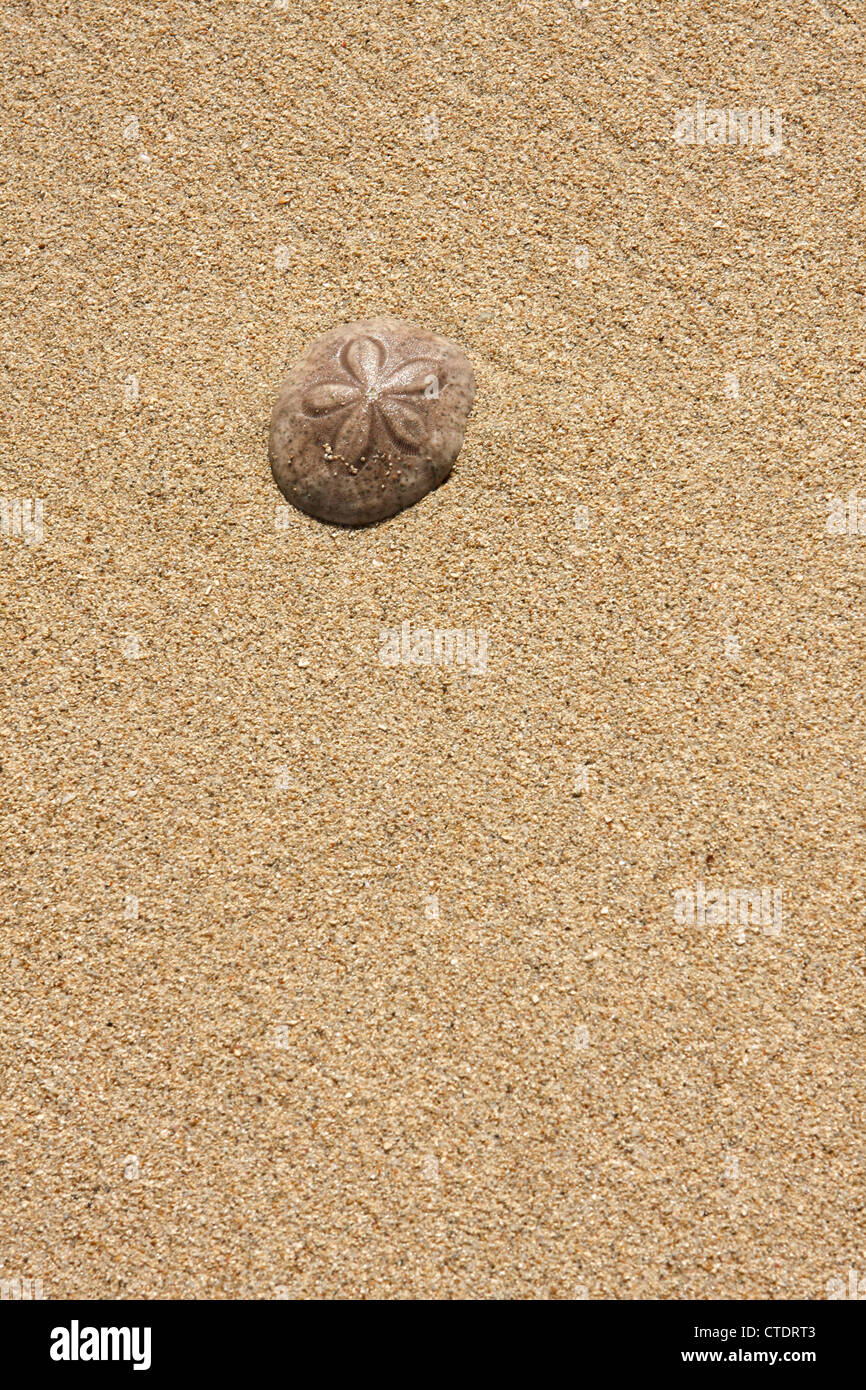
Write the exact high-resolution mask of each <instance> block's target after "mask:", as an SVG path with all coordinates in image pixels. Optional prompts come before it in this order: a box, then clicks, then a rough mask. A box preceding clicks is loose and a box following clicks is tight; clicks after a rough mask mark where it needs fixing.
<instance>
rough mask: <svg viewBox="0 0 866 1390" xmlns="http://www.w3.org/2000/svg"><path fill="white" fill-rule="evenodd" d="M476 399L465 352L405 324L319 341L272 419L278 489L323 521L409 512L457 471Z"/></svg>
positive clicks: (356, 327) (365, 326)
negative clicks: (455, 463) (406, 508)
mask: <svg viewBox="0 0 866 1390" xmlns="http://www.w3.org/2000/svg"><path fill="white" fill-rule="evenodd" d="M474 396H475V376H474V374H473V371H472V365H471V363H470V362H469V359H468V358H467V357H466V356H465V354H464V353H463V352H462V351H461V350H460V348H459V347H457V346H456V344H455V343H452V342H450V341H449V340H448V339H447V338H441V337H439V335H438V334H436V333H430V332H428V330H427V329H426V328H419V327H418V326H417V325H416V324H413V323H406V322H404V321H403V320H402V319H395V318H375V319H367V320H365V321H363V322H359V323H347V324H343V325H342V326H341V327H340V328H334V329H332V330H331V331H330V332H329V333H325V334H324V335H323V336H322V337H321V338H317V339H316V341H315V342H314V343H312V344H311V345H310V347H309V348H308V349H307V351H306V352H305V353H304V355H303V357H302V358H301V360H300V361H299V362H298V364H297V366H296V367H295V368H294V370H293V371H292V373H291V374H290V376H289V377H288V378H287V379H286V381H284V382H283V385H282V387H281V388H280V392H279V395H278V396H277V400H276V403H275V405H274V410H273V414H272V416H271V430H270V445H269V457H270V462H271V469H272V470H273V474H274V478H275V479H276V482H277V486H278V487H279V489H280V491H281V492H282V493H283V495H284V497H286V498H287V499H288V501H289V502H291V503H292V504H293V505H294V506H296V507H298V508H299V509H300V510H301V511H302V512H307V513H308V514H309V515H310V516H315V517H318V518H319V520H321V521H332V522H338V523H340V524H341V525H343V526H366V525H368V524H369V523H370V522H374V521H382V520H384V518H385V517H388V516H393V515H394V513H395V512H399V511H402V510H403V508H404V507H410V506H411V505H412V503H413V502H417V501H418V500H419V498H421V497H423V496H424V494H425V493H427V492H430V491H431V490H432V489H433V488H435V487H439V485H440V483H443V482H444V481H445V479H446V478H447V477H448V474H449V473H450V472H451V469H452V467H453V464H454V460H455V459H456V457H457V455H458V453H459V452H460V447H461V445H462V443H463V434H464V431H465V429H466V421H467V418H468V416H469V412H470V410H471V408H472V401H473V398H474Z"/></svg>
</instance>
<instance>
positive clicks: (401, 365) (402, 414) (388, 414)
mask: <svg viewBox="0 0 866 1390" xmlns="http://www.w3.org/2000/svg"><path fill="white" fill-rule="evenodd" d="M337 362H338V365H339V366H340V367H341V368H342V370H343V373H344V375H343V376H342V377H341V378H339V379H338V380H335V381H323V382H319V383H318V384H317V385H315V386H311V387H310V388H309V390H308V391H307V392H306V394H305V396H304V400H303V409H304V411H305V412H306V414H307V415H310V416H313V417H314V418H317V417H323V416H324V417H328V418H329V420H330V421H331V422H332V424H333V428H334V436H333V440H332V441H331V452H332V454H333V455H334V456H335V457H336V458H339V459H341V460H342V462H343V463H344V464H345V465H346V467H347V468H351V469H353V470H355V469H356V465H357V467H362V466H363V465H364V464H365V463H366V462H367V459H368V458H369V456H370V454H371V453H373V452H374V451H378V452H380V453H384V454H388V453H390V452H392V451H393V450H394V449H395V448H396V449H397V450H399V451H400V452H401V453H404V454H414V453H417V451H418V450H419V449H421V448H423V447H424V443H425V440H426V438H427V434H428V422H427V418H426V411H425V409H424V406H423V405H422V402H423V401H424V400H425V398H426V399H430V398H431V397H435V396H437V395H438V394H439V381H438V377H437V374H436V363H435V362H434V361H432V360H431V359H430V358H425V357H413V358H408V359H406V360H405V361H403V362H394V361H393V360H392V361H390V362H389V360H388V349H387V348H386V346H385V344H384V343H383V342H382V341H381V339H379V338H374V337H372V336H364V337H357V338H350V339H349V341H348V342H347V343H344V344H343V347H342V348H341V349H340V352H339V354H338V357H337Z"/></svg>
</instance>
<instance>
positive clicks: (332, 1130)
mask: <svg viewBox="0 0 866 1390" xmlns="http://www.w3.org/2000/svg"><path fill="white" fill-rule="evenodd" d="M853 16H854V12H853V11H852V10H851V8H850V7H843V6H842V5H841V4H836V3H829V4H827V5H813V4H807V3H791V4H789V5H785V6H781V7H776V8H772V9H770V10H766V11H761V13H760V14H756V15H745V14H744V12H743V11H742V10H740V9H738V8H735V7H733V6H722V7H715V6H714V7H712V13H709V11H708V10H705V11H701V10H700V9H699V10H697V11H696V10H695V8H694V7H692V6H686V5H682V4H680V5H666V6H663V7H662V6H652V7H649V8H647V7H644V6H638V5H636V4H634V3H628V4H616V5H614V4H612V3H607V4H605V3H601V0H599V3H596V0H589V3H588V4H587V5H586V6H585V7H580V6H577V5H574V4H566V3H564V2H561V0H555V3H553V4H552V5H542V4H540V3H518V4H516V5H495V4H489V3H481V2H480V0H478V2H477V3H475V2H473V3H463V4H458V3H456V0H452V3H447V0H430V3H424V4H421V3H405V0H404V2H403V3H396V4H392V5H387V6H386V5H369V6H365V7H357V6H354V5H350V4H348V3H346V0H341V3H334V4H327V3H325V4H321V5H314V4H309V3H308V4H303V5H301V4H299V3H296V0H289V4H288V5H287V6H286V7H285V8H278V7H277V6H275V5H274V4H265V3H262V2H261V0H260V2H259V3H250V4H245V5H243V6H240V5H228V4H215V5H212V6H211V5H208V6H204V5H194V4H191V3H154V4H152V5H151V6H149V7H143V6H133V7H127V6H123V7H121V6H112V5H101V4H95V3H87V0H84V3H80V4H78V5H76V6H75V7H67V6H65V5H60V4H58V3H52V2H51V0H49V3H47V4H45V5H41V6H39V7H33V6H30V5H28V4H24V3H20V0H19V2H18V3H16V2H15V0H13V3H11V4H10V5H9V6H7V8H6V11H5V15H4V23H3V32H2V48H3V54H4V71H5V73H6V75H7V82H6V88H5V105H6V121H5V134H4V137H3V146H2V191H0V200H2V214H3V216H2V222H3V233H2V235H3V241H2V246H0V252H2V282H3V286H4V289H5V297H4V302H5V305H6V306H7V311H6V314H5V315H4V323H3V328H2V362H3V386H2V397H0V407H2V449H0V497H2V498H4V499H5V501H6V511H5V513H4V522H3V524H4V528H5V530H6V531H7V532H8V534H7V535H5V536H3V537H2V538H0V586H2V596H0V632H2V653H3V679H2V688H0V708H2V720H0V732H2V741H0V762H2V782H0V787H2V835H3V851H2V894H0V903H2V913H3V929H2V934H0V990H2V1011H0V1041H2V1050H0V1057H2V1068H3V1071H4V1073H5V1076H4V1080H3V1104H2V1112H0V1113H2V1122H0V1159H2V1170H0V1183H2V1187H3V1193H4V1200H3V1203H2V1211H0V1278H2V1279H13V1280H14V1279H16V1278H38V1279H41V1280H42V1281H43V1285H44V1293H45V1296H46V1297H49V1298H87V1299H94V1298H123V1299H142V1298H146V1299H161V1298H183V1299H196V1298H219V1299H237V1298H262V1299H270V1298H280V1297H290V1298H294V1297H315V1298H322V1297H324V1298H338V1297H339V1298H343V1297H348V1298H442V1299H451V1298H484V1299H490V1298H509V1299H510V1298H515V1299H524V1298H526V1299H547V1298H566V1299H571V1298H590V1299H636V1298H650V1299H686V1298H698V1299H705V1298H725V1299H756V1298H797V1299H799V1298H806V1299H821V1298H824V1297H826V1289H827V1284H828V1280H831V1279H834V1278H847V1273H848V1270H849V1269H850V1268H854V1269H857V1270H859V1271H860V1273H861V1274H862V1276H863V1277H864V1278H866V1238H864V1225H863V1201H864V1190H863V1189H864V1184H863V1168H864V1162H866V1150H864V1144H863V1116H864V1063H863V1057H864V1008H863V991H864V985H866V947H864V942H863V912H864V883H863V872H862V870H863V841H862V807H863V796H862V746H863V745H862V718H861V710H862V679H863V677H862V660H863V658H862V652H863V628H862V616H861V615H862V594H861V592H860V585H861V583H862V577H863V558H864V546H866V540H864V537H863V536H862V535H861V534H860V531H859V520H858V515H857V509H856V503H855V504H854V505H852V508H851V509H850V515H849V510H848V502H847V499H848V498H849V494H852V493H854V494H856V493H857V490H858V488H859V490H860V492H861V493H864V494H866V481H864V473H863V461H862V447H863V427H862V426H863V361H864V359H863V315H862V305H863V293H864V270H863V256H862V244H861V243H858V240H857V236H858V232H859V229H860V216H861V208H862V198H863V156H862V132H861V126H862V72H863V59H864V35H863V29H862V26H861V25H859V24H857V23H855V19H854V17H853ZM858 84H860V86H859V89H858ZM699 100H702V101H704V102H705V103H706V104H707V105H708V106H709V107H711V108H713V107H715V108H722V109H725V110H726V109H727V108H751V107H754V108H758V109H760V108H764V109H765V110H766V111H767V112H770V113H772V112H777V113H781V115H780V120H781V132H782V140H781V149H777V150H774V149H773V148H772V146H771V143H768V141H767V140H766V139H764V136H763V135H756V137H755V139H754V140H751V142H750V143H746V144H744V145H743V146H742V147H741V146H739V145H726V146H724V147H719V146H714V145H711V144H707V143H694V144H691V145H689V144H684V143H678V142H677V141H676V140H675V139H674V132H675V124H676V120H677V113H678V112H679V111H682V110H684V109H693V110H694V111H697V109H698V107H697V103H698V101H699ZM758 129H759V131H763V130H764V129H765V128H764V127H761V126H760V125H759V127H758ZM775 130H778V126H777V127H774V131H775ZM696 138H697V137H696ZM773 138H775V137H773ZM762 141H763V143H762ZM378 314H394V315H397V316H400V317H403V318H407V319H411V320H413V321H416V322H418V323H420V324H423V325H424V326H426V327H428V328H430V329H432V330H434V331H435V332H437V333H442V334H444V335H446V336H448V337H450V338H453V339H454V340H455V341H456V342H457V343H459V344H460V345H461V347H462V348H463V349H464V350H465V351H466V352H467V354H468V355H469V357H470V358H471V360H472V363H473V366H474V370H475V374H476V378H477V382H478V390H477V396H476V400H475V406H474V410H473V413H472V416H471V418H470V421H469V426H468V430H467V435H466V441H465V444H464V447H463V450H462V452H461V454H460V457H459V458H458V460H457V464H456V466H455V468H454V472H453V474H452V476H451V478H450V480H449V481H448V482H447V483H446V484H445V485H444V486H443V487H442V488H440V489H439V490H437V491H436V492H434V493H432V494H430V495H429V496H428V497H426V498H425V499H424V500H423V501H421V502H420V503H419V504H418V505H417V506H415V507H412V508H410V509H409V510H408V511H406V512H404V513H402V514H400V515H398V516H396V517H394V518H393V519H392V520H390V521H388V522H386V523H384V524H383V525H381V526H379V527H374V528H371V529H367V530H359V531H351V530H341V529H339V528H336V527H329V526H324V525H322V524H320V523H318V522H315V521H313V520H311V519H310V518H308V517H305V516H303V515H301V514H300V513H297V512H295V511H289V510H288V509H286V507H285V505H284V503H283V499H282V498H281V496H280V494H279V492H278V491H277V489H276V487H275V485H274V482H273V480H272V478H271V475H270V471H269V468H268V461H267V424H268V417H269V414H270V410H271V407H272V404H273V400H274V398H275V395H276V392H277V390H278V388H279V385H280V383H281V381H282V380H283V378H284V377H285V375H286V373H287V371H288V369H289V367H290V366H291V364H292V362H293V361H294V360H295V359H296V358H297V356H298V355H299V354H300V352H301V351H302V350H303V348H304V347H305V346H306V345H307V344H308V343H309V342H310V341H311V340H312V339H313V338H314V337H315V336H316V335H318V334H320V333H322V332H324V331H326V330H327V329H328V328H331V327H333V326H334V325H336V324H339V323H342V322H346V321H349V320H354V319H361V318H366V317H372V316H374V315H378ZM833 499H837V500H835V501H834V500H833ZM839 499H842V500H839ZM16 501H18V502H19V503H21V502H22V501H23V502H24V503H25V504H27V503H28V502H29V503H30V504H32V503H33V502H34V501H38V503H39V506H38V507H36V508H35V510H33V513H32V523H30V524H28V523H29V517H30V513H29V512H28V507H27V505H25V506H24V508H23V511H21V509H20V508H19V511H18V512H16V508H15V505H14V504H15V502H16ZM40 508H41V510H40ZM840 508H842V509H843V510H844V518H846V519H843V521H842V522H841V523H839V525H841V527H842V528H843V529H844V534H841V533H840V534H835V533H828V530H827V527H828V518H829V519H830V521H829V524H830V525H831V528H833V527H835V529H837V530H838V529H839V527H838V526H836V523H835V522H834V521H833V520H832V519H833V518H834V517H838V516H840V515H842V512H840ZM834 509H835V510H834ZM864 512H866V504H864ZM19 514H20V515H21V516H22V517H23V521H22V524H21V530H22V532H23V533H24V534H21V535H16V534H14V532H15V531H16V529H17V521H16V517H17V516H18V515H19ZM863 529H864V531H866V515H864V521H863ZM405 623H409V624H410V628H409V631H410V632H411V633H417V630H418V629H422V630H423V629H427V630H432V629H437V628H438V629H447V630H452V631H453V630H455V629H456V630H458V631H460V632H461V633H463V634H466V640H467V641H469V642H470V644H471V643H473V642H474V643H475V648H474V650H475V655H476V658H478V656H479V653H480V651H481V649H482V646H483V641H482V637H483V634H486V639H485V640H486V643H487V646H486V660H484V661H481V660H478V659H476V661H475V669H474V670H473V669H470V666H469V663H468V662H467V664H465V665H464V666H462V667H461V666H459V665H458V664H457V663H456V661H455V662H452V663H451V664H444V663H442V662H440V663H438V664H431V665H429V666H424V665H415V664H406V663H405V662H404V661H403V660H402V657H401V659H400V660H398V661H396V662H395V663H393V664H386V663H385V662H383V661H382V660H381V659H380V652H381V650H382V646H383V641H384V640H385V639H384V638H383V633H384V632H386V631H389V632H400V633H401V635H402V633H403V631H404V628H403V624H405ZM482 668H483V669H482ZM699 885H704V890H705V891H709V890H711V889H721V890H723V891H724V893H725V894H726V895H730V894H731V892H732V890H737V889H752V890H755V891H760V890H761V889H765V890H767V891H768V892H769V894H770V899H772V895H773V894H778V893H779V892H780V893H781V904H782V911H781V920H778V914H777V916H776V917H771V918H770V919H768V923H767V924H763V923H762V922H761V921H758V922H752V921H749V922H748V923H746V924H745V925H741V924H740V923H739V920H737V921H730V920H728V917H730V916H732V915H733V913H732V912H728V914H727V916H725V913H724V912H723V913H722V916H723V917H724V920H723V921H719V920H713V914H712V913H710V914H709V918H710V920H709V921H707V920H704V921H699V920H697V917H696V918H695V920H694V921H693V922H689V921H688V920H687V918H688V910H687V906H684V904H685V905H687V904H688V902H689V901H690V900H689V899H688V898H687V896H685V894H686V893H687V892H691V893H692V894H694V895H695V898H694V901H695V902H697V895H698V892H699ZM678 892H680V894H681V896H680V898H679V899H678V898H677V896H676V895H677V893H678ZM728 900H729V899H728V896H726V898H725V902H726V903H727V902H728ZM678 904H679V907H680V910H679V911H678V910H677V905H678ZM678 919H679V920H678Z"/></svg>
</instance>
